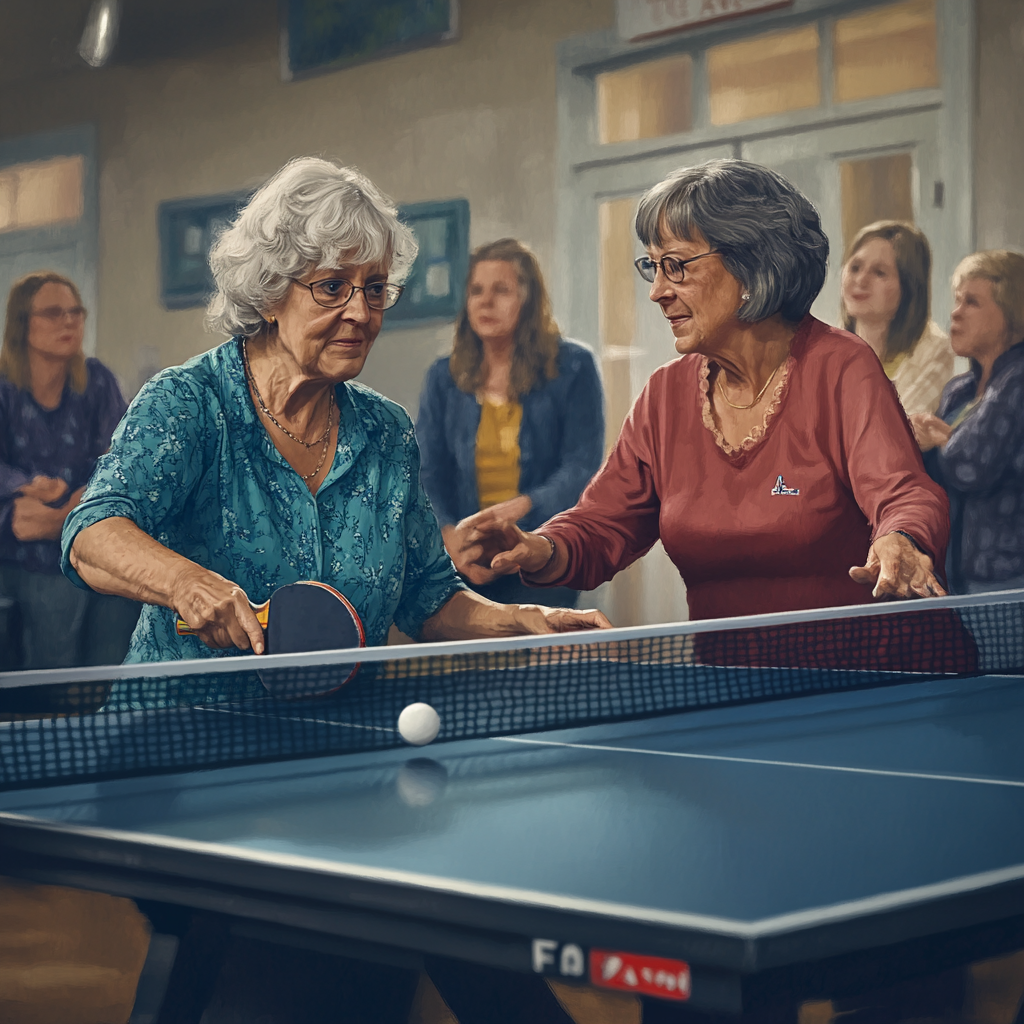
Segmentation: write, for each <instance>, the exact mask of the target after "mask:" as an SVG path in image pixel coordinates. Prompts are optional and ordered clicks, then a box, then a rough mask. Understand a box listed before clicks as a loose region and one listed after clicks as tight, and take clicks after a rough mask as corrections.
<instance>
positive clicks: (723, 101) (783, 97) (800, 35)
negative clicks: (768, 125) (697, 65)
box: [708, 25, 821, 124]
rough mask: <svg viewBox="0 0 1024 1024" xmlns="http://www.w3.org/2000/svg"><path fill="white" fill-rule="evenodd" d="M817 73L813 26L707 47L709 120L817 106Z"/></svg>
mask: <svg viewBox="0 0 1024 1024" xmlns="http://www.w3.org/2000/svg"><path fill="white" fill-rule="evenodd" d="M819 77H820V76H819V73H818V26H817V25H805V26H804V27H803V28H799V29H796V30H795V31H792V32H770V33H768V34H766V35H760V36H756V37H754V38H753V39H744V40H742V41H741V42H738V43H725V44H723V45H721V46H714V47H712V48H711V49H709V50H708V89H709V94H710V103H711V123H712V124H736V123H737V122H738V121H749V120H750V119H751V118H754V117H767V116H768V115H770V114H782V113H784V112H786V111H787V110H803V109H806V108H808V107H816V106H818V105H819V104H820V103H821V86H820V83H819Z"/></svg>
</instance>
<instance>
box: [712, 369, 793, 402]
mask: <svg viewBox="0 0 1024 1024" xmlns="http://www.w3.org/2000/svg"><path fill="white" fill-rule="evenodd" d="M781 365H782V363H779V366H781ZM779 366H776V367H775V369H774V370H772V375H771V376H770V377H769V378H768V379H767V380H766V381H765V382H764V387H763V388H761V390H760V391H758V393H757V397H756V398H755V399H754V400H753V401H752V402H751V403H750V405H735V404H734V403H732V402H730V401H729V396H728V395H727V394H726V393H725V388H724V387H722V377H724V376H725V371H724V370H722V371H721V373H720V374H719V376H718V378H717V383H718V390H719V391H720V392H721V393H722V398H724V399H725V404H726V405H728V406H729V407H730V408H732V409H740V410H741V411H745V410H747V409H753V408H754V406H755V405H757V403H758V402H760V401H761V399H762V398H763V397H764V393H765V392H766V391H767V390H768V385H769V384H771V382H772V381H773V380H774V379H775V374H777V373H778V372H779Z"/></svg>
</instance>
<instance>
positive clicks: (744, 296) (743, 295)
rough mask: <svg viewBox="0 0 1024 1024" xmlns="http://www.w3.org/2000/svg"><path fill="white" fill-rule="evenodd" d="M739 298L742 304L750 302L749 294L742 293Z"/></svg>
mask: <svg viewBox="0 0 1024 1024" xmlns="http://www.w3.org/2000/svg"><path fill="white" fill-rule="evenodd" d="M740 298H741V299H742V300H743V301H744V302H749V301H750V292H744V293H743V294H742V295H741V296H740Z"/></svg>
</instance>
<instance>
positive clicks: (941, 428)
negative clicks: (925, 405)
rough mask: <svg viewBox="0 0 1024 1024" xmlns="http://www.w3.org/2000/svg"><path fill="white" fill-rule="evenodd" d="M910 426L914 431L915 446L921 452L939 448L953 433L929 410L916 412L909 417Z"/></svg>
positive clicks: (946, 424)
mask: <svg viewBox="0 0 1024 1024" xmlns="http://www.w3.org/2000/svg"><path fill="white" fill-rule="evenodd" d="M910 426H911V427H912V428H913V431H914V439H915V440H916V441H917V446H918V447H919V448H920V449H921V451H923V452H927V451H931V450H932V448H941V447H942V446H943V445H944V444H945V443H946V442H947V441H948V440H949V435H950V434H952V433H953V430H952V428H951V427H950V425H949V424H948V423H946V422H945V421H944V420H940V419H939V417H938V416H933V415H932V414H931V413H930V412H916V413H914V415H913V416H911V417H910Z"/></svg>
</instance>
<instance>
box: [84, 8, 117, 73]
mask: <svg viewBox="0 0 1024 1024" xmlns="http://www.w3.org/2000/svg"><path fill="white" fill-rule="evenodd" d="M120 20H121V0H93V5H92V7H90V8H89V18H88V20H87V21H86V23H85V31H84V32H83V33H82V41H81V42H80V43H79V44H78V54H79V56H80V57H81V58H82V60H84V61H85V62H86V64H89V65H91V66H92V67H94V68H101V67H103V65H104V64H106V63H107V60H108V59H109V58H110V55H111V53H113V51H114V44H115V43H116V42H117V27H118V23H119V22H120Z"/></svg>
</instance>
